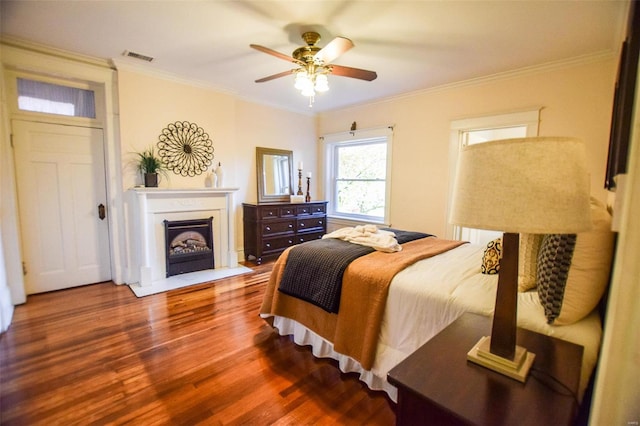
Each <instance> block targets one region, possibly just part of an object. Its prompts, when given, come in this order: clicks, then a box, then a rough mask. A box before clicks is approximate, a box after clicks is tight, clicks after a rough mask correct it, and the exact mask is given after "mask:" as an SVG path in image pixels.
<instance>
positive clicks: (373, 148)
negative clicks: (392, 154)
mask: <svg viewBox="0 0 640 426" xmlns="http://www.w3.org/2000/svg"><path fill="white" fill-rule="evenodd" d="M386 174H387V144H386V143H381V142H378V143H368V144H358V145H345V146H340V147H338V169H337V177H338V179H385V178H386Z"/></svg>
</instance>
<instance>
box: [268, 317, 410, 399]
mask: <svg viewBox="0 0 640 426" xmlns="http://www.w3.org/2000/svg"><path fill="white" fill-rule="evenodd" d="M260 316H261V317H262V318H265V319H266V318H272V319H273V327H274V328H275V329H276V330H277V331H278V334H280V335H281V336H292V337H293V341H294V342H295V343H296V344H297V345H299V346H311V352H312V353H313V356H315V357H316V358H331V359H334V360H336V361H337V362H338V367H339V368H340V371H342V372H343V373H357V374H359V375H360V381H362V382H364V383H366V385H367V386H368V387H369V389H371V390H375V391H383V392H385V393H386V394H387V395H388V396H389V398H390V399H391V400H392V401H393V402H397V398H398V389H397V388H396V387H395V386H393V385H391V384H390V383H389V382H387V378H386V377H379V376H377V375H375V374H374V373H373V372H371V371H370V370H365V369H364V368H362V365H361V364H360V363H359V362H358V361H356V360H354V359H353V358H351V357H348V356H346V355H343V354H341V353H338V352H336V351H334V350H333V344H332V343H331V342H329V341H327V340H326V339H324V338H322V337H320V336H319V335H317V334H316V333H314V332H313V331H311V330H309V329H308V328H306V327H305V326H303V325H301V324H300V323H298V322H296V321H294V320H291V319H288V318H284V317H280V316H276V315H274V316H270V315H266V314H260Z"/></svg>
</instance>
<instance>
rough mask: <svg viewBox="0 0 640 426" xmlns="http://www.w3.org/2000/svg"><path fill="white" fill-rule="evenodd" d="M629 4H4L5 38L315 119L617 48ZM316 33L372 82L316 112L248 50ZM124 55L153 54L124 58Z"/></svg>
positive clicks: (268, 62)
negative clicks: (347, 45)
mask: <svg viewBox="0 0 640 426" xmlns="http://www.w3.org/2000/svg"><path fill="white" fill-rule="evenodd" d="M627 9H628V2H627V1H617V0H590V1H586V0H581V1H555V0H541V1H532V0H531V1H529V0H524V1H515V0H500V1H485V0H474V1H453V0H444V1H377V0H368V1H348V0H339V1H318V0H297V1H280V0H278V1H268V0H264V1H244V0H242V1H220V0H209V1H188V0H183V1H160V0H157V1H133V0H125V1H121V0H107V1H98V0H84V1H61V0H54V1H51V0H48V1H11V0H2V1H1V9H0V13H1V21H0V24H1V27H0V28H1V30H2V34H6V35H10V36H14V37H19V38H23V39H27V40H30V41H34V42H39V43H43V44H46V45H50V46H53V47H57V48H61V49H66V50H70V51H73V52H77V53H82V54H86V55H91V56H94V57H99V58H107V59H109V58H110V59H114V60H115V61H116V63H120V64H123V65H131V66H136V67H137V66H140V67H144V68H146V69H149V70H151V71H153V72H158V73H161V74H167V75H171V76H176V77H179V78H181V79H187V80H191V81H194V82H197V83H198V84H205V85H207V86H211V87H213V88H215V89H218V90H222V91H225V92H228V93H233V94H235V95H237V96H239V97H241V98H243V99H248V100H252V101H256V102H261V103H266V104H270V105H275V106H279V107H282V108H286V109H289V110H293V111H299V112H302V113H310V112H311V113H316V112H320V111H326V110H331V109H336V108H341V107H345V106H348V105H352V104H359V103H363V102H368V101H372V100H376V99H384V98H389V97H393V96H397V95H400V94H403V93H408V92H413V91H417V90H423V89H428V88H432V87H436V86H440V85H444V84H448V83H455V82H460V81H464V80H468V79H473V78H477V77H482V76H487V75H491V74H496V73H502V72H508V71H512V70H517V69H521V68H526V67H532V66H536V65H540V64H546V63H553V62H557V61H561V60H564V59H567V58H578V57H583V56H589V55H599V54H607V53H609V54H611V53H614V52H617V51H618V49H619V47H620V43H621V41H622V39H623V35H624V28H625V25H626V13H627ZM305 30H316V31H318V32H319V33H320V34H321V36H322V40H321V41H320V43H319V45H320V46H324V45H326V43H328V42H329V41H331V39H333V37H335V36H344V37H348V38H350V39H351V40H352V41H353V42H354V44H355V47H354V48H353V49H351V50H350V51H348V52H346V53H345V54H343V55H342V56H340V57H339V58H338V59H336V60H335V61H333V63H335V64H339V65H346V66H350V67H356V68H364V69H368V70H373V71H376V72H377V73H378V78H377V79H376V80H374V81H372V82H367V81H361V80H356V79H352V78H346V77H338V76H330V77H329V84H330V86H331V90H330V91H329V92H326V93H324V94H320V95H318V96H316V102H315V104H314V106H313V108H311V109H309V107H308V104H307V101H306V98H304V97H302V96H301V95H300V94H299V92H297V91H296V90H295V89H294V88H293V77H283V78H279V79H276V80H272V81H269V82H265V83H254V80H256V79H258V78H261V77H265V76H268V75H271V74H275V73H279V72H282V71H286V70H288V69H292V68H294V66H293V64H291V63H288V62H285V61H283V60H281V59H278V58H276V57H273V56H270V55H267V54H265V53H262V52H258V51H256V50H254V49H251V48H249V44H251V43H254V44H259V45H262V46H266V47H269V48H271V49H274V50H277V51H279V52H281V53H284V54H286V55H291V53H292V52H293V50H294V49H296V48H297V47H299V46H302V45H304V43H303V41H302V39H301V38H300V35H301V34H302V32H304V31H305ZM125 50H130V51H133V52H137V53H141V54H144V55H148V56H152V57H154V58H155V59H154V61H153V62H152V63H150V64H147V63H143V62H141V61H136V60H133V59H131V58H125V57H123V56H122V53H123V52H124V51H125Z"/></svg>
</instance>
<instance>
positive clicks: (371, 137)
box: [320, 126, 393, 226]
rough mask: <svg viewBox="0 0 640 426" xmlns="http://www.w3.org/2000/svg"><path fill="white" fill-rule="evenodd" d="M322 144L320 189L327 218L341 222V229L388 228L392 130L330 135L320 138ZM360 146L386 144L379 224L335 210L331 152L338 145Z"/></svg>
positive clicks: (369, 130)
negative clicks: (352, 226) (368, 225)
mask: <svg viewBox="0 0 640 426" xmlns="http://www.w3.org/2000/svg"><path fill="white" fill-rule="evenodd" d="M320 142H321V143H322V144H323V149H322V152H323V156H324V158H323V164H324V170H323V171H324V187H325V197H326V199H327V200H328V201H329V204H328V208H327V216H329V217H330V218H332V219H337V220H339V221H343V223H344V224H345V226H347V225H349V224H350V222H353V223H374V224H380V225H388V224H389V223H391V222H390V218H389V212H390V206H391V164H392V159H391V152H392V146H393V126H386V127H380V128H374V129H366V130H354V131H350V132H341V133H332V134H327V135H324V136H322V137H321V138H320ZM362 142H386V144H387V164H386V178H385V206H384V217H383V218H382V220H380V219H379V218H374V217H371V216H363V215H356V214H345V213H338V212H336V210H335V206H336V204H337V203H336V200H337V194H336V174H337V172H336V170H337V164H336V163H335V158H334V151H335V147H336V146H339V145H349V144H354V143H362Z"/></svg>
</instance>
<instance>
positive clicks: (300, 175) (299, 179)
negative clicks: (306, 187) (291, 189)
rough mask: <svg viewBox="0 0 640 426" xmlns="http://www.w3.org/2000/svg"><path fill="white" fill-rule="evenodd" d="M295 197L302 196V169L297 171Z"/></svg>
mask: <svg viewBox="0 0 640 426" xmlns="http://www.w3.org/2000/svg"><path fill="white" fill-rule="evenodd" d="M296 195H303V194H302V169H298V192H297V193H296Z"/></svg>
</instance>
